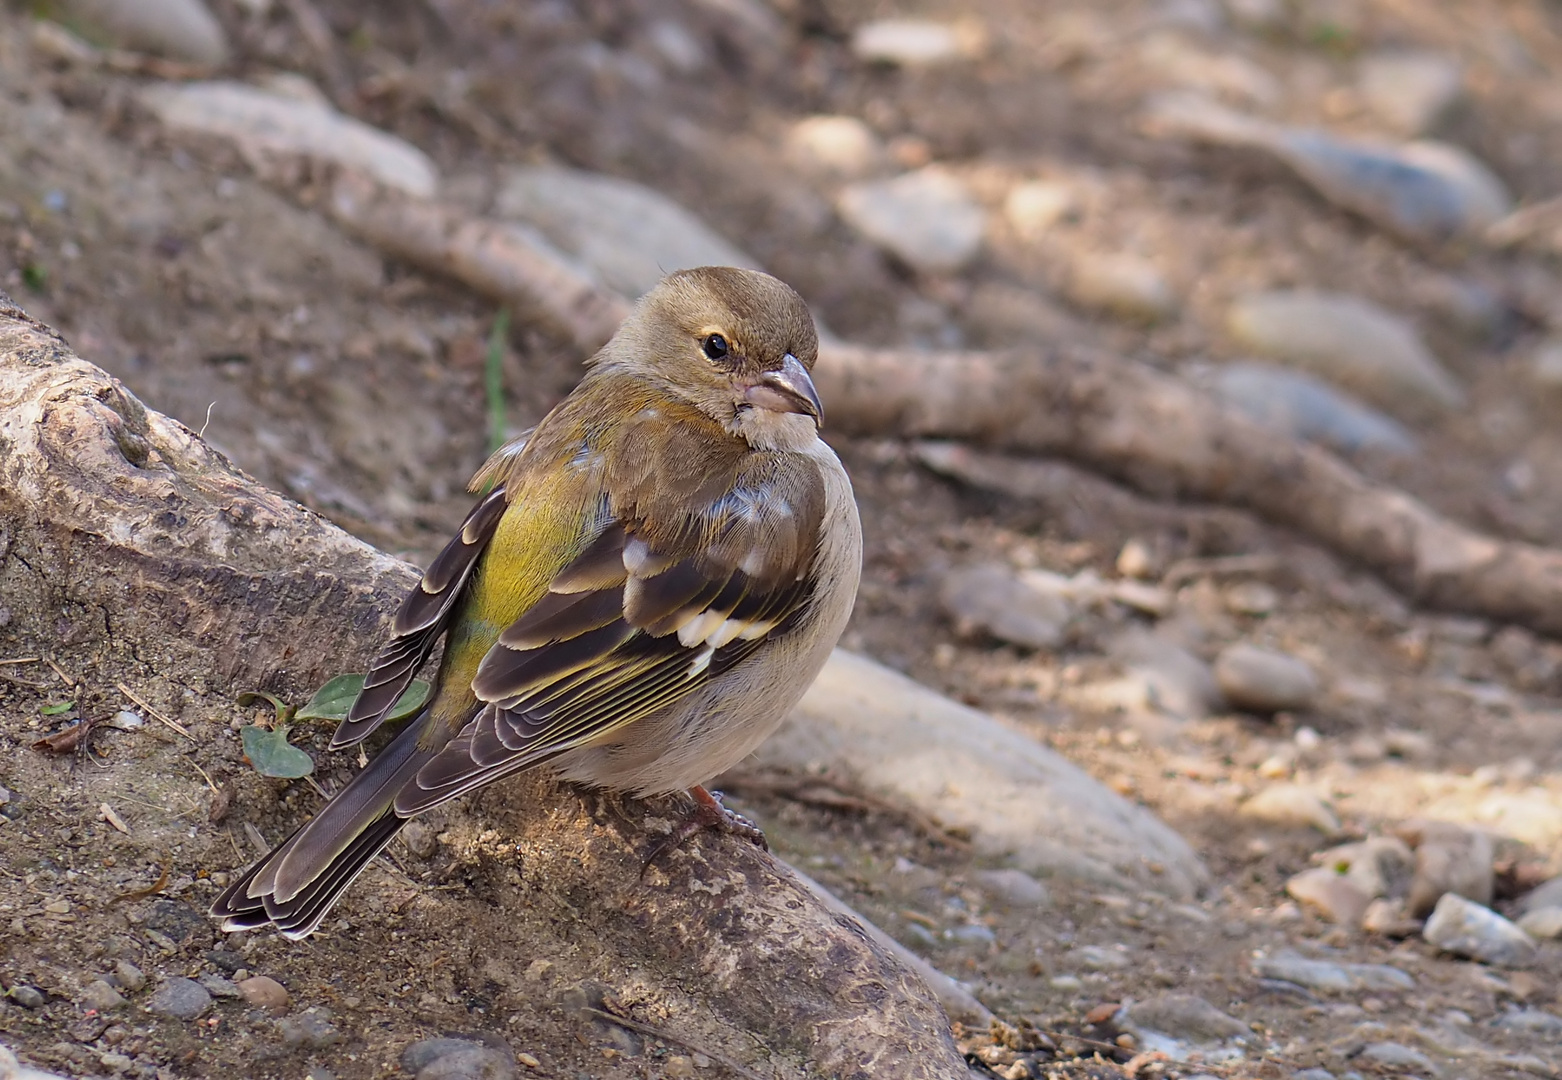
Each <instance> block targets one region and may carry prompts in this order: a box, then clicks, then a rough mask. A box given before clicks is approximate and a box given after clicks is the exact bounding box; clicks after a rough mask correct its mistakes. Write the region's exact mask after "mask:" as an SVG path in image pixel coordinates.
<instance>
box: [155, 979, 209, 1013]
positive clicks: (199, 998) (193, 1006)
mask: <svg viewBox="0 0 1562 1080" xmlns="http://www.w3.org/2000/svg"><path fill="white" fill-rule="evenodd" d="M211 1003H212V996H211V995H210V994H209V993H207V992H206V988H205V987H204V986H202V985H201V984H200V983H198V982H196V981H195V980H194V979H180V978H175V979H169V980H168V981H167V982H165V983H163V985H162V986H159V987H158V988H157V990H156V991H154V992H153V994H152V997H151V998H150V999H149V1000H148V1001H147V1003H146V1007H147V1008H148V1009H149V1010H150V1011H152V1012H155V1013H159V1014H161V1015H163V1016H173V1017H177V1018H179V1019H180V1020H193V1019H195V1018H196V1017H197V1016H200V1015H201V1014H202V1013H203V1012H205V1011H206V1010H207V1009H209V1008H210V1007H211Z"/></svg>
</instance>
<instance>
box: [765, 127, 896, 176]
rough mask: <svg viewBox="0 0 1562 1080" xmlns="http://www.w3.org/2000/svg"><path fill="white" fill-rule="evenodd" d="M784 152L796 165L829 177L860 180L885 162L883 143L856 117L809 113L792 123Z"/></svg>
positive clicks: (806, 170)
mask: <svg viewBox="0 0 1562 1080" xmlns="http://www.w3.org/2000/svg"><path fill="white" fill-rule="evenodd" d="M786 155H787V159H788V160H789V161H791V162H792V163H793V164H794V165H796V166H797V167H798V168H800V169H802V170H804V171H805V172H808V173H812V174H814V175H817V176H823V177H827V178H832V179H842V180H859V179H861V178H862V177H864V176H867V175H868V174H870V173H872V172H875V171H877V170H878V169H879V168H880V167H881V166H882V165H883V164H884V160H885V157H884V144H883V142H882V141H881V140H880V139H879V137H878V135H876V134H875V133H874V131H873V129H872V128H870V127H869V126H868V125H867V124H865V123H863V122H862V121H861V120H859V119H857V118H856V117H855V116H810V117H806V118H805V119H802V120H799V121H798V122H797V123H795V124H793V125H792V129H791V130H790V131H789V132H787V136H786Z"/></svg>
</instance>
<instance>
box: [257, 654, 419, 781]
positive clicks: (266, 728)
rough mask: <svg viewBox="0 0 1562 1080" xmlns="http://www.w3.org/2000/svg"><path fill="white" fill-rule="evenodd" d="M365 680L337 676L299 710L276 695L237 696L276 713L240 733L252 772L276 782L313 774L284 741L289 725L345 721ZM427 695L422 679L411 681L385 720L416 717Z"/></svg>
mask: <svg viewBox="0 0 1562 1080" xmlns="http://www.w3.org/2000/svg"><path fill="white" fill-rule="evenodd" d="M364 678H365V676H363V675H338V676H337V677H336V678H334V679H332V680H331V681H330V682H328V683H326V684H325V685H324V686H322V687H321V688H320V689H318V690H316V691H315V693H314V696H313V697H311V698H310V699H309V700H308V701H307V702H306V703H305V704H304V706H303V707H302V708H295V707H294V706H292V705H289V704H288V703H287V702H285V701H283V700H282V699H281V698H279V697H277V696H276V695H275V694H267V693H264V692H261V691H255V690H252V691H247V692H245V693H242V694H240V695H239V697H238V702H239V704H240V705H254V704H256V703H258V702H262V701H264V702H267V703H268V704H270V705H271V708H272V710H273V711H274V712H275V713H276V718H275V719H274V720H273V721H272V722H271V724H270V725H266V724H251V725H249V726H248V727H245V728H241V729H240V730H239V737H240V738H241V739H242V740H243V742H244V756H245V757H246V758H248V759H249V763H250V764H251V765H252V766H254V768H255V771H256V772H258V773H259V774H260V775H261V776H272V777H276V778H277V779H279V780H298V779H301V778H302V777H305V776H308V775H309V774H310V773H312V772H314V771H315V763H314V759H313V758H311V757H310V756H309V755H308V754H306V753H305V752H304V751H302V750H300V749H299V748H298V747H296V746H294V745H293V744H292V743H290V742H288V741H287V733H288V732H289V731H291V730H292V722H293V721H295V720H297V721H302V720H332V721H341V720H345V719H347V710H348V709H351V708H352V704H353V702H354V701H356V700H358V695H359V694H360V693H362V692H363V680H364ZM428 695H429V684H428V683H426V682H424V681H423V680H422V679H413V680H412V685H411V686H409V687H407V689H406V692H405V693H403V694H402V695H401V697H399V698H397V699H396V704H395V705H393V706H391V710H390V712H389V713H387V714H386V717H385V718H386V719H387V720H389V721H392V722H394V721H397V720H405V719H406V718H407V717H409V716H413V715H415V714H416V713H417V712H418V710H420V709H422V708H423V704H424V702H426V701H428Z"/></svg>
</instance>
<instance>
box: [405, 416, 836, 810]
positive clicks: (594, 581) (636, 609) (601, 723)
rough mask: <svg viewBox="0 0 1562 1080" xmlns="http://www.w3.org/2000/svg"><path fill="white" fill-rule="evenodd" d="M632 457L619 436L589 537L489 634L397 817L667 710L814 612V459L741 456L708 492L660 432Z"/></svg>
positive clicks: (701, 474)
mask: <svg viewBox="0 0 1562 1080" xmlns="http://www.w3.org/2000/svg"><path fill="white" fill-rule="evenodd" d="M669 444H671V445H669ZM639 450H640V451H641V452H639V453H637V450H636V441H635V440H634V439H632V438H626V439H624V440H621V452H620V453H619V454H617V455H615V456H614V459H613V460H609V461H608V462H607V463H606V465H605V472H606V485H605V487H606V495H605V498H604V510H605V512H604V515H603V517H602V519H601V527H600V532H599V533H598V534H597V535H596V537H595V539H594V540H593V541H592V542H591V543H590V544H589V545H588V546H587V547H586V548H585V549H584V550H583V551H582V553H581V554H580V555H579V556H578V557H577V558H575V559H574V561H572V562H571V563H570V564H569V565H567V566H566V567H565V568H564V569H563V570H562V571H561V572H560V573H559V574H558V575H557V576H556V577H554V579H553V580H552V582H551V584H550V586H549V589H548V591H547V593H546V594H545V595H544V596H543V597H542V599H541V600H539V601H538V602H537V603H536V604H534V605H533V606H532V607H531V608H530V609H528V610H527V611H526V612H525V613H524V614H523V615H522V616H521V617H520V618H518V619H517V620H516V621H515V622H513V623H512V624H510V625H509V626H508V627H507V628H506V629H505V630H504V631H503V632H502V633H501V634H500V637H499V640H498V642H497V643H496V644H495V645H494V646H493V648H491V649H490V650H489V652H488V653H487V655H486V656H485V657H484V658H483V661H482V663H481V665H480V666H479V668H478V671H477V675H476V677H475V678H474V679H473V682H472V691H473V693H474V695H475V696H476V697H477V699H478V700H479V702H481V705H480V706H479V709H478V711H477V713H476V715H475V716H474V718H473V719H472V720H471V721H470V722H469V723H468V724H467V725H466V726H465V727H464V728H463V729H462V731H461V732H460V734H459V735H457V737H456V738H454V739H453V740H451V742H450V743H449V744H447V745H446V747H445V748H444V750H443V751H442V752H441V753H440V754H439V755H438V756H437V757H436V758H435V759H434V760H433V761H431V762H430V763H429V764H427V765H425V766H424V767H423V768H422V769H421V770H420V771H419V772H418V774H417V778H416V780H415V781H414V782H413V783H410V784H408V785H407V786H406V787H405V788H404V789H403V790H402V791H401V793H400V794H399V795H398V797H397V799H396V812H397V813H398V814H401V815H403V816H408V815H411V814H415V813H419V812H421V811H423V810H426V809H428V808H429V807H431V806H434V805H436V804H438V803H441V802H444V801H445V800H447V799H450V798H454V797H455V796H457V795H459V794H461V793H463V792H465V791H469V790H471V789H472V788H475V787H479V786H481V785H483V784H486V783H488V782H490V781H492V780H495V779H497V778H498V777H500V776H503V775H506V774H508V773H512V772H516V771H518V770H520V769H524V768H527V767H529V766H531V765H534V764H537V763H539V762H541V761H545V760H547V759H548V758H551V757H554V756H556V755H558V754H560V753H563V752H565V751H567V750H570V749H573V748H576V747H579V746H582V745H585V744H587V743H590V742H593V741H595V740H599V739H602V738H604V737H606V736H608V735H610V734H611V733H612V732H614V731H616V730H618V729H619V728H622V727H623V726H624V725H626V724H630V723H632V722H634V721H635V720H638V719H640V718H641V717H644V716H647V715H649V714H651V713H653V712H655V711H656V710H658V709H661V708H664V707H666V706H668V705H670V704H672V703H673V702H676V701H677V700H679V699H680V698H682V697H684V696H685V695H687V694H689V693H691V692H692V691H693V690H695V689H696V688H698V687H700V686H702V685H704V684H705V683H706V682H708V681H709V680H710V679H712V678H714V677H715V676H717V675H720V674H721V673H723V672H725V671H728V670H730V669H731V668H732V667H734V666H735V665H737V664H739V663H741V662H742V661H743V660H744V659H745V658H746V657H748V656H750V655H751V654H752V653H754V652H755V651H756V650H758V649H760V648H761V647H763V646H764V644H765V643H766V642H767V641H773V640H775V639H776V638H777V637H779V636H781V635H783V634H785V633H786V632H787V631H788V630H789V629H790V627H791V626H792V625H793V624H794V623H795V622H796V620H797V618H798V616H799V615H800V613H802V612H803V611H804V610H805V609H806V608H807V606H808V604H809V603H810V602H811V600H812V598H813V595H814V588H815V581H814V578H813V570H814V564H815V561H816V558H815V557H816V553H817V551H818V546H819V535H820V528H821V526H822V523H823V519H824V484H823V478H822V476H821V474H820V473H819V470H818V468H817V467H816V466H815V465H814V464H813V463H812V462H811V461H810V460H808V459H806V458H802V457H801V456H800V455H795V454H753V453H747V454H744V455H743V456H742V460H741V461H740V462H737V463H736V467H735V468H734V469H731V470H728V471H726V473H725V475H724V476H722V477H721V478H720V479H721V482H720V483H710V482H709V477H708V475H706V474H707V473H708V472H709V469H708V468H706V469H703V470H702V469H701V468H699V467H697V466H695V465H692V464H691V462H699V461H700V460H701V458H702V457H703V459H704V460H705V461H706V462H707V463H708V461H709V458H710V455H709V452H708V448H706V449H705V452H704V453H703V454H702V453H701V450H702V448H701V447H700V446H698V445H697V444H695V443H692V442H691V443H688V444H684V440H682V439H680V438H679V437H677V436H676V435H673V436H668V435H667V434H666V433H665V432H663V433H660V434H659V436H658V438H657V440H656V445H654V446H640V447H639ZM690 454H694V455H695V456H694V457H693V458H691V457H690V456H689V455H690ZM673 485H682V490H681V491H679V490H676V489H674V490H670V487H671V486H673ZM690 485H693V486H692V487H691V486H690ZM706 488H709V489H711V490H705V489H706ZM691 495H692V496H697V497H694V498H691V497H690V496H691ZM680 496H681V497H680Z"/></svg>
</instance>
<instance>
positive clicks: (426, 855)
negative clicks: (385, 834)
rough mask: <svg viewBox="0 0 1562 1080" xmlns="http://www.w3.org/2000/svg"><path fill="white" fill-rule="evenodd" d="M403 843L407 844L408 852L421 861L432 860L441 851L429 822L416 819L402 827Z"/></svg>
mask: <svg viewBox="0 0 1562 1080" xmlns="http://www.w3.org/2000/svg"><path fill="white" fill-rule="evenodd" d="M401 842H402V843H403V844H406V845H407V850H408V851H410V852H412V854H413V855H414V856H415V857H416V858H419V859H432V858H433V857H434V853H435V852H436V851H438V850H439V840H438V838H437V837H436V836H435V834H434V830H433V828H431V827H430V826H429V824H428V823H427V822H425V821H419V820H417V819H416V818H414V819H413V820H411V821H409V822H407V823H406V824H405V825H403V826H402V827H401Z"/></svg>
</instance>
